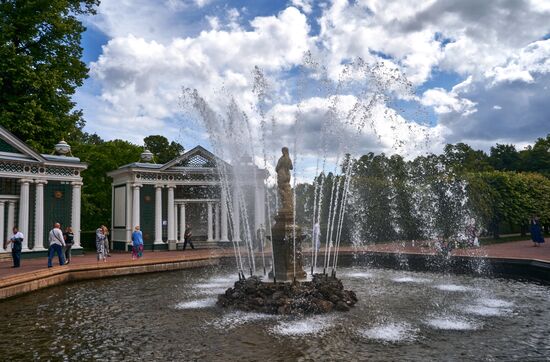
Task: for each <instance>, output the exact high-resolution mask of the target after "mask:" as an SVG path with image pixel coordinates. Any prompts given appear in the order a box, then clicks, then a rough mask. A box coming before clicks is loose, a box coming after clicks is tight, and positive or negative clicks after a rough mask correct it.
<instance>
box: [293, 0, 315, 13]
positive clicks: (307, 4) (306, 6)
mask: <svg viewBox="0 0 550 362" xmlns="http://www.w3.org/2000/svg"><path fill="white" fill-rule="evenodd" d="M291 4H292V5H293V6H295V7H297V8H298V9H301V10H302V11H303V12H304V13H305V14H310V13H311V11H312V10H313V0H291Z"/></svg>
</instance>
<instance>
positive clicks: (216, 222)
mask: <svg viewBox="0 0 550 362" xmlns="http://www.w3.org/2000/svg"><path fill="white" fill-rule="evenodd" d="M214 216H215V219H214V220H215V225H216V230H215V231H216V237H215V238H214V239H215V240H216V241H220V239H221V233H220V203H219V202H217V203H216V213H215V215H214Z"/></svg>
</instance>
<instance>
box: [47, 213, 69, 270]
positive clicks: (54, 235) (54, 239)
mask: <svg viewBox="0 0 550 362" xmlns="http://www.w3.org/2000/svg"><path fill="white" fill-rule="evenodd" d="M48 241H49V242H50V248H49V249H48V268H51V267H52V259H53V255H54V253H56V254H57V256H58V257H59V265H65V258H64V256H63V248H64V247H65V238H64V237H63V232H62V231H61V225H60V224H59V223H58V222H56V223H55V224H54V226H53V229H51V230H50V233H49V235H48Z"/></svg>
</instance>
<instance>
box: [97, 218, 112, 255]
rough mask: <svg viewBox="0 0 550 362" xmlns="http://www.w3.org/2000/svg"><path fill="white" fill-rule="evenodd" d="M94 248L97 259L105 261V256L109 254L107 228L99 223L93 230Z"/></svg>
mask: <svg viewBox="0 0 550 362" xmlns="http://www.w3.org/2000/svg"><path fill="white" fill-rule="evenodd" d="M95 248H96V251H97V261H102V260H103V261H104V262H106V261H107V257H110V256H111V253H110V252H109V229H107V226H105V225H101V226H100V227H98V228H97V230H96V231H95Z"/></svg>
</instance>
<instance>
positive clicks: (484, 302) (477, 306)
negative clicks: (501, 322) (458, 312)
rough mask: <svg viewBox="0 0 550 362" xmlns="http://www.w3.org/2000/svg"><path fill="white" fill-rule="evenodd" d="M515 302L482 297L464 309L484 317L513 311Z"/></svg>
mask: <svg viewBox="0 0 550 362" xmlns="http://www.w3.org/2000/svg"><path fill="white" fill-rule="evenodd" d="M513 305H514V304H513V303H511V302H507V301H505V300H501V299H492V298H481V299H478V300H477V301H476V302H475V303H474V304H472V305H468V306H465V307H464V308H463V309H462V310H463V311H464V312H466V313H470V314H475V315H479V316H484V317H497V316H501V315H505V314H509V313H511V312H512V309H511V307H512V306H513Z"/></svg>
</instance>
